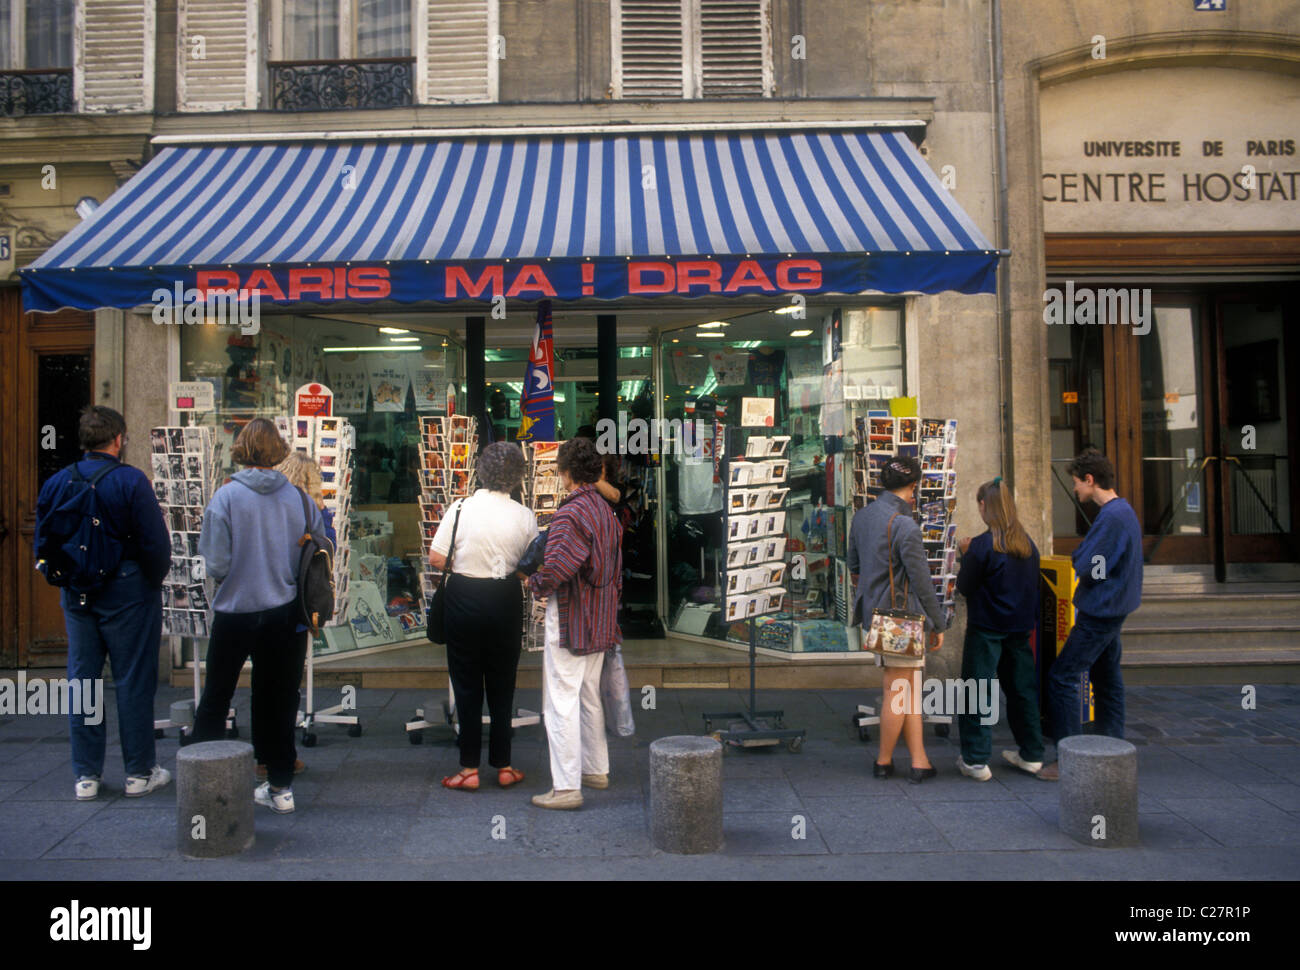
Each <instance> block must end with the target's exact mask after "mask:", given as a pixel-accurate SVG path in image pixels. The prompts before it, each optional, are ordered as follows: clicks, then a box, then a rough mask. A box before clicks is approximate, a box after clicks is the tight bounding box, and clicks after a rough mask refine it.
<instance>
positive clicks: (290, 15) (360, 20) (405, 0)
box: [269, 0, 419, 111]
mask: <svg viewBox="0 0 1300 970" xmlns="http://www.w3.org/2000/svg"><path fill="white" fill-rule="evenodd" d="M415 2H419V0H415ZM412 5H413V0H274V6H275V7H277V8H278V9H277V10H275V11H273V16H272V22H273V24H274V25H275V26H276V27H277V28H278V30H277V36H276V37H275V39H274V40H273V43H272V51H273V58H274V59H273V60H272V61H271V63H270V65H269V67H270V70H271V100H272V104H271V107H273V108H276V109H279V110H287V111H311V110H321V109H329V108H392V107H399V106H402V105H408V104H411V103H413V100H414V94H415V73H416V58H415V56H414V55H413V53H412V51H413V48H414V42H413V38H412V32H411V21H412V17H411V12H412Z"/></svg>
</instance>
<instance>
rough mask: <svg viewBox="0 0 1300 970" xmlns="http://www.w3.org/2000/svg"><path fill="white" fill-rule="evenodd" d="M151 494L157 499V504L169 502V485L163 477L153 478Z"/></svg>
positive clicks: (167, 503) (168, 503)
mask: <svg viewBox="0 0 1300 970" xmlns="http://www.w3.org/2000/svg"><path fill="white" fill-rule="evenodd" d="M153 495H154V498H156V499H157V500H158V504H159V505H170V504H171V485H170V483H169V482H168V481H167V479H165V478H155V479H154V480H153Z"/></svg>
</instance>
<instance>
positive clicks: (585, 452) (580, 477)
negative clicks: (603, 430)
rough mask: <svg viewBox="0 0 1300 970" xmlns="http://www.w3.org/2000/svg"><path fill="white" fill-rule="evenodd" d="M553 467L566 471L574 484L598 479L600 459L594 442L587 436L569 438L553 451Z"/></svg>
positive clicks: (588, 483) (586, 483)
mask: <svg viewBox="0 0 1300 970" xmlns="http://www.w3.org/2000/svg"><path fill="white" fill-rule="evenodd" d="M555 467H556V468H557V469H558V470H559V471H562V472H565V473H567V474H568V476H569V477H570V478H571V479H573V484H575V485H590V484H592V483H593V482H598V481H600V469H601V459H600V452H598V451H597V450H596V443H595V442H594V441H592V440H591V439H589V438H570V439H569V440H568V441H566V442H565V443H564V444H562V445H560V447H559V449H558V450H557V451H556V452H555Z"/></svg>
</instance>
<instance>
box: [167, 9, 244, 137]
mask: <svg viewBox="0 0 1300 970" xmlns="http://www.w3.org/2000/svg"><path fill="white" fill-rule="evenodd" d="M178 2H179V6H178V9H177V17H176V104H177V107H178V108H179V109H180V110H181V111H234V110H238V109H241V108H256V107H257V34H258V18H257V0H178ZM200 37H201V38H202V39H203V51H202V53H203V58H202V59H199V58H197V57H195V53H196V46H197V45H196V43H195V42H196V39H197V38H200Z"/></svg>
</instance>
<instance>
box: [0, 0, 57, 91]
mask: <svg viewBox="0 0 1300 970" xmlns="http://www.w3.org/2000/svg"><path fill="white" fill-rule="evenodd" d="M75 12H76V0H0V115H10V116H13V115H24V114H51V113H54V112H61V111H71V110H72V109H73V101H72V37H73V30H72V22H73V17H74V14H75Z"/></svg>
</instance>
